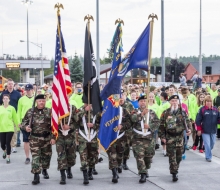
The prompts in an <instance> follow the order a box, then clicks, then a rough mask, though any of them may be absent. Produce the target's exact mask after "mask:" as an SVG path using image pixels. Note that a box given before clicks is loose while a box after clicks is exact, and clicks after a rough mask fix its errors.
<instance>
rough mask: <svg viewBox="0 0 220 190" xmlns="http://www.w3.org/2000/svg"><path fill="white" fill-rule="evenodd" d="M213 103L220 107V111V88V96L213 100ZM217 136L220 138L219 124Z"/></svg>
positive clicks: (219, 109) (219, 90) (219, 92)
mask: <svg viewBox="0 0 220 190" xmlns="http://www.w3.org/2000/svg"><path fill="white" fill-rule="evenodd" d="M213 105H214V106H215V107H217V108H218V111H220V89H218V96H216V97H215V98H214V100H213ZM217 138H218V139H220V125H218V129H217Z"/></svg>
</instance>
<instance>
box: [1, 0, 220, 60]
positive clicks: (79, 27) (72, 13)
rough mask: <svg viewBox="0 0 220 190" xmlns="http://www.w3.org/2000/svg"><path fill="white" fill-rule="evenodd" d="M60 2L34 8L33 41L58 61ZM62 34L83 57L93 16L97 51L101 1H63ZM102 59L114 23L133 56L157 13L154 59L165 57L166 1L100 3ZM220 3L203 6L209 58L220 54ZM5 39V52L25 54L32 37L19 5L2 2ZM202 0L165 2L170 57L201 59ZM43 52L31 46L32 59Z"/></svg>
mask: <svg viewBox="0 0 220 190" xmlns="http://www.w3.org/2000/svg"><path fill="white" fill-rule="evenodd" d="M56 3H57V0H50V1H49V0H48V1H45V0H38V1H36V0H35V1H34V3H33V4H32V5H30V6H29V40H30V41H33V42H38V43H42V44H43V54H44V55H47V56H48V57H49V58H51V57H52V56H54V49H55V34H56V25H57V20H56V10H54V5H55V4H56ZM62 4H63V5H64V10H61V19H62V32H63V34H64V39H65V43H66V49H67V52H68V54H69V55H74V53H75V51H76V52H78V54H82V55H83V51H84V35H85V25H86V22H84V20H83V19H84V16H85V15H87V14H91V15H93V17H94V22H91V33H92V38H93V44H94V50H95V52H96V49H95V48H96V20H97V19H96V1H95V0H89V1H88V0H80V1H70V0H62ZM99 6H100V8H99V9H100V13H99V18H100V19H99V20H100V23H99V24H100V57H103V55H105V54H106V49H107V48H109V45H110V42H111V40H112V36H113V34H114V30H115V27H116V26H115V24H114V23H115V20H116V19H117V18H121V19H123V20H124V22H125V25H124V26H123V44H124V50H125V53H126V52H127V51H129V49H130V48H131V47H132V45H133V44H134V43H135V41H136V40H137V38H138V37H139V35H140V34H141V32H142V31H143V30H144V28H145V27H146V25H147V24H148V15H149V14H150V13H152V12H153V13H156V14H157V15H158V18H159V20H158V21H155V24H154V36H153V51H152V56H153V57H155V56H157V57H160V53H161V0H121V1H118V0H111V1H110V0H100V1H99ZM219 7H220V1H218V0H209V1H202V37H203V39H202V50H203V53H204V54H206V55H209V54H219V53H218V50H219V49H220V43H219V41H218V39H220V27H218V23H219V21H220V19H219V18H220V12H219ZM0 9H1V14H0V19H1V36H2V38H3V53H10V54H15V55H21V54H22V55H26V52H27V50H26V44H25V43H23V44H21V43H20V42H19V40H20V39H24V40H25V39H26V36H27V28H26V27H27V26H26V19H27V11H26V7H25V6H24V5H22V4H20V1H15V0H7V1H1V5H0ZM199 10H200V9H199V1H198V0H178V1H176V0H166V1H164V17H165V20H164V22H165V55H168V54H169V53H170V54H171V55H175V54H178V55H185V56H188V55H198V49H199ZM39 52H40V50H39V48H37V47H35V46H34V45H30V54H31V55H37V54H39Z"/></svg>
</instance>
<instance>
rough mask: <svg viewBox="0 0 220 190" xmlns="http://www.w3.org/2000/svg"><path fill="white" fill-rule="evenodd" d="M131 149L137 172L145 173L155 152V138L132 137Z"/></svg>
mask: <svg viewBox="0 0 220 190" xmlns="http://www.w3.org/2000/svg"><path fill="white" fill-rule="evenodd" d="M132 150H133V153H134V157H135V158H136V162H137V169H138V173H139V174H142V173H147V172H148V171H147V170H148V169H150V167H151V160H152V158H153V156H154V154H155V140H154V139H153V138H151V140H149V139H144V138H143V139H137V138H135V139H134V138H133V139H132Z"/></svg>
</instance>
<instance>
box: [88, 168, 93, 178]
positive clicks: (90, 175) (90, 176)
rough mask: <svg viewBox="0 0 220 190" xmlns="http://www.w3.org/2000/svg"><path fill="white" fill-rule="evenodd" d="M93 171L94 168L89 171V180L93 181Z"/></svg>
mask: <svg viewBox="0 0 220 190" xmlns="http://www.w3.org/2000/svg"><path fill="white" fill-rule="evenodd" d="M92 169H93V168H89V171H88V177H89V180H93V176H92Z"/></svg>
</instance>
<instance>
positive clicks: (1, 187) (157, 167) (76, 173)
mask: <svg viewBox="0 0 220 190" xmlns="http://www.w3.org/2000/svg"><path fill="white" fill-rule="evenodd" d="M190 143H191V142H190ZM219 150H220V140H219V141H217V142H216V146H215V149H214V151H213V152H214V155H215V156H214V157H213V161H212V162H211V163H208V162H206V161H205V159H204V154H201V153H198V151H192V150H189V151H187V152H186V154H187V158H186V160H184V161H182V162H181V166H180V170H179V181H178V182H176V183H173V182H172V178H171V175H170V174H169V165H168V158H167V157H164V156H163V155H162V151H161V149H159V150H157V151H156V155H155V157H154V158H153V164H152V168H151V169H150V171H149V175H150V177H149V178H148V180H147V182H146V183H144V184H139V182H138V181H139V176H138V175H137V168H136V162H135V159H134V157H133V154H132V155H131V158H130V159H129V161H128V166H129V167H130V170H128V171H123V172H122V174H120V179H119V183H118V184H112V182H111V178H112V174H111V171H110V170H108V159H107V157H106V154H105V153H104V152H102V154H103V158H104V161H103V162H102V163H99V164H98V165H97V166H96V168H97V171H98V172H99V174H98V175H97V176H94V180H93V181H90V184H89V185H88V186H84V185H83V184H82V183H83V175H82V172H80V162H79V155H78V153H77V163H76V165H75V166H74V168H73V179H67V184H66V185H64V186H61V185H60V184H59V180H60V174H59V172H58V171H57V169H56V168H57V162H56V151H55V147H53V156H52V162H51V168H50V170H49V171H48V172H49V175H50V179H48V180H45V179H42V177H41V181H40V184H39V185H37V186H33V185H32V184H31V181H32V179H33V174H31V173H30V168H31V166H30V165H25V164H24V160H25V157H24V152H23V145H22V147H20V148H18V152H17V153H13V154H12V155H11V164H6V163H5V160H3V159H2V158H1V159H0V190H29V189H42V188H44V189H46V190H58V189H61V188H62V189H80V190H84V189H89V190H99V189H100V190H105V189H109V190H113V189H114V190H115V189H116V188H119V189H126V190H130V189H132V190H134V189H135V188H137V189H138V190H139V189H145V190H148V189H149V190H161V189H166V190H176V189H178V190H207V189H212V190H219V189H220V180H219V176H220V153H219ZM0 154H2V152H0Z"/></svg>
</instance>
